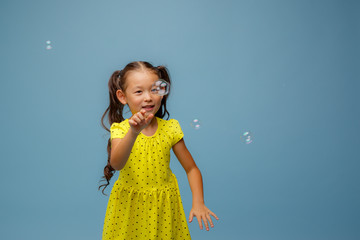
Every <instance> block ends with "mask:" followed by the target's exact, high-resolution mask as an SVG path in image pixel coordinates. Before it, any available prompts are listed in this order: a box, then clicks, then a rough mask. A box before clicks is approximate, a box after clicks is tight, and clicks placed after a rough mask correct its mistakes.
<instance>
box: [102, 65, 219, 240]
mask: <svg viewBox="0 0 360 240" xmlns="http://www.w3.org/2000/svg"><path fill="white" fill-rule="evenodd" d="M159 79H162V80H165V81H166V82H167V83H169V84H170V78H169V74H168V71H167V69H166V67H164V66H158V67H154V66H152V65H151V64H150V63H148V62H132V63H129V64H128V65H126V66H125V68H124V69H123V70H121V71H115V72H114V73H113V74H112V76H111V78H110V80H109V83H108V86H109V94H110V106H109V107H108V108H107V109H106V111H105V113H104V115H103V116H102V118H101V123H102V126H103V127H104V128H105V129H106V130H107V131H110V139H109V141H108V146H107V151H108V162H107V165H106V166H105V168H104V175H105V176H104V177H103V178H104V179H106V181H107V184H103V185H101V186H100V187H99V189H100V188H101V187H102V186H104V188H103V190H102V192H103V194H104V190H105V188H106V187H107V186H108V185H109V181H110V178H111V177H112V176H113V174H114V172H115V170H119V171H120V174H119V178H118V179H117V180H116V182H115V183H114V186H113V188H112V190H111V193H110V197H109V201H108V205H107V209H106V214H105V220H104V228H103V233H102V239H103V240H105V239H112V240H113V239H126V240H130V239H164V240H167V239H175V240H180V239H185V240H188V239H191V236H190V232H189V228H188V225H187V220H186V216H185V213H184V208H183V205H182V200H181V197H180V191H179V186H178V182H177V179H176V177H175V175H174V174H173V173H172V171H171V169H170V167H169V164H170V149H171V148H172V149H173V151H174V153H175V155H176V157H177V159H178V160H179V162H180V163H181V165H182V166H183V167H184V169H185V171H186V174H187V177H188V180H189V184H190V188H191V191H192V195H193V202H192V209H191V211H190V215H189V222H191V221H192V220H193V217H194V216H195V217H196V218H197V220H198V222H199V226H200V229H203V224H202V221H204V223H205V226H206V230H207V231H209V224H208V221H209V222H210V225H211V227H214V225H213V222H212V219H211V217H210V215H212V216H214V217H215V218H216V219H217V220H219V218H218V217H217V216H216V215H215V214H214V213H213V212H212V211H210V210H209V209H208V208H207V207H206V206H205V204H204V197H203V185H202V176H201V173H200V170H199V169H198V167H197V166H196V164H195V162H194V160H193V158H192V156H191V154H190V152H189V151H188V149H187V148H186V146H185V142H184V139H183V136H184V134H183V132H182V130H181V127H180V124H179V122H178V121H177V120H175V119H170V120H164V119H163V117H164V116H165V114H168V116H170V114H169V112H168V111H167V109H166V100H167V98H168V95H164V96H161V95H158V94H156V91H154V88H153V87H152V86H153V84H154V83H155V82H156V81H158V80H159ZM169 93H170V92H169ZM126 104H127V105H128V107H129V108H130V110H131V113H132V116H131V117H130V118H129V119H124V118H123V115H122V113H123V109H124V106H125V105H126ZM107 112H109V115H108V116H109V123H110V125H111V126H110V130H109V129H108V128H106V126H105V125H104V122H103V120H104V117H105V115H106V113H107Z"/></svg>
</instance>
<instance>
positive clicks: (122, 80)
mask: <svg viewBox="0 0 360 240" xmlns="http://www.w3.org/2000/svg"><path fill="white" fill-rule="evenodd" d="M130 71H151V72H153V73H155V74H156V75H157V76H158V77H159V78H160V79H164V80H165V81H167V82H168V83H170V86H171V82H170V76H169V73H168V70H167V68H166V67H165V66H158V67H154V66H153V65H151V64H150V63H148V62H144V61H136V62H131V63H129V64H127V65H126V66H125V68H124V69H122V70H120V71H115V72H114V73H113V74H112V75H111V77H110V79H109V83H108V86H109V97H110V103H109V107H108V108H107V109H106V111H105V112H104V114H103V115H102V117H101V125H102V127H103V128H105V130H106V131H108V132H110V129H108V128H107V127H106V126H105V125H104V118H105V115H106V113H107V112H109V114H108V119H109V124H110V126H111V125H112V123H114V122H122V121H124V120H125V119H124V117H123V110H124V106H125V105H124V104H122V103H121V102H120V101H119V100H118V98H117V97H116V91H117V90H119V89H120V90H122V91H123V92H125V90H126V87H127V85H126V77H127V73H128V72H130ZM169 94H170V90H169V93H168V94H167V95H165V96H163V98H162V100H161V106H160V108H159V110H158V111H157V112H156V114H155V116H156V117H159V118H163V117H164V116H165V114H167V115H168V118H169V117H170V113H169V112H168V111H167V109H166V100H167V98H168V97H169ZM107 152H108V158H107V165H106V166H105V167H104V176H103V177H102V178H103V181H105V180H106V181H107V183H104V184H102V185H100V186H99V189H98V190H100V188H101V187H103V186H104V188H103V190H102V193H103V194H104V195H106V194H105V193H104V190H105V188H106V187H107V186H108V185H109V184H110V179H111V177H112V176H113V175H114V173H115V169H114V168H113V167H112V166H111V165H110V154H111V140H110V138H109V140H108V145H107Z"/></svg>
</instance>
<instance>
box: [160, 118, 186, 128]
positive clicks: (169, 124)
mask: <svg viewBox="0 0 360 240" xmlns="http://www.w3.org/2000/svg"><path fill="white" fill-rule="evenodd" d="M158 124H159V126H161V128H162V129H164V130H173V129H177V128H181V127H180V123H179V121H178V120H176V119H174V118H172V119H169V120H165V119H162V118H158Z"/></svg>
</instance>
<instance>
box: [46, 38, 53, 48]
mask: <svg viewBox="0 0 360 240" xmlns="http://www.w3.org/2000/svg"><path fill="white" fill-rule="evenodd" d="M50 44H51V41H49V40H48V41H46V50H50V49H52V46H51V45H50Z"/></svg>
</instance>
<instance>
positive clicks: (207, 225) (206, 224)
mask: <svg viewBox="0 0 360 240" xmlns="http://www.w3.org/2000/svg"><path fill="white" fill-rule="evenodd" d="M202 220H203V221H204V223H205V227H206V230H207V231H209V223H208V221H207V220H206V216H204V217H202Z"/></svg>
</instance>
